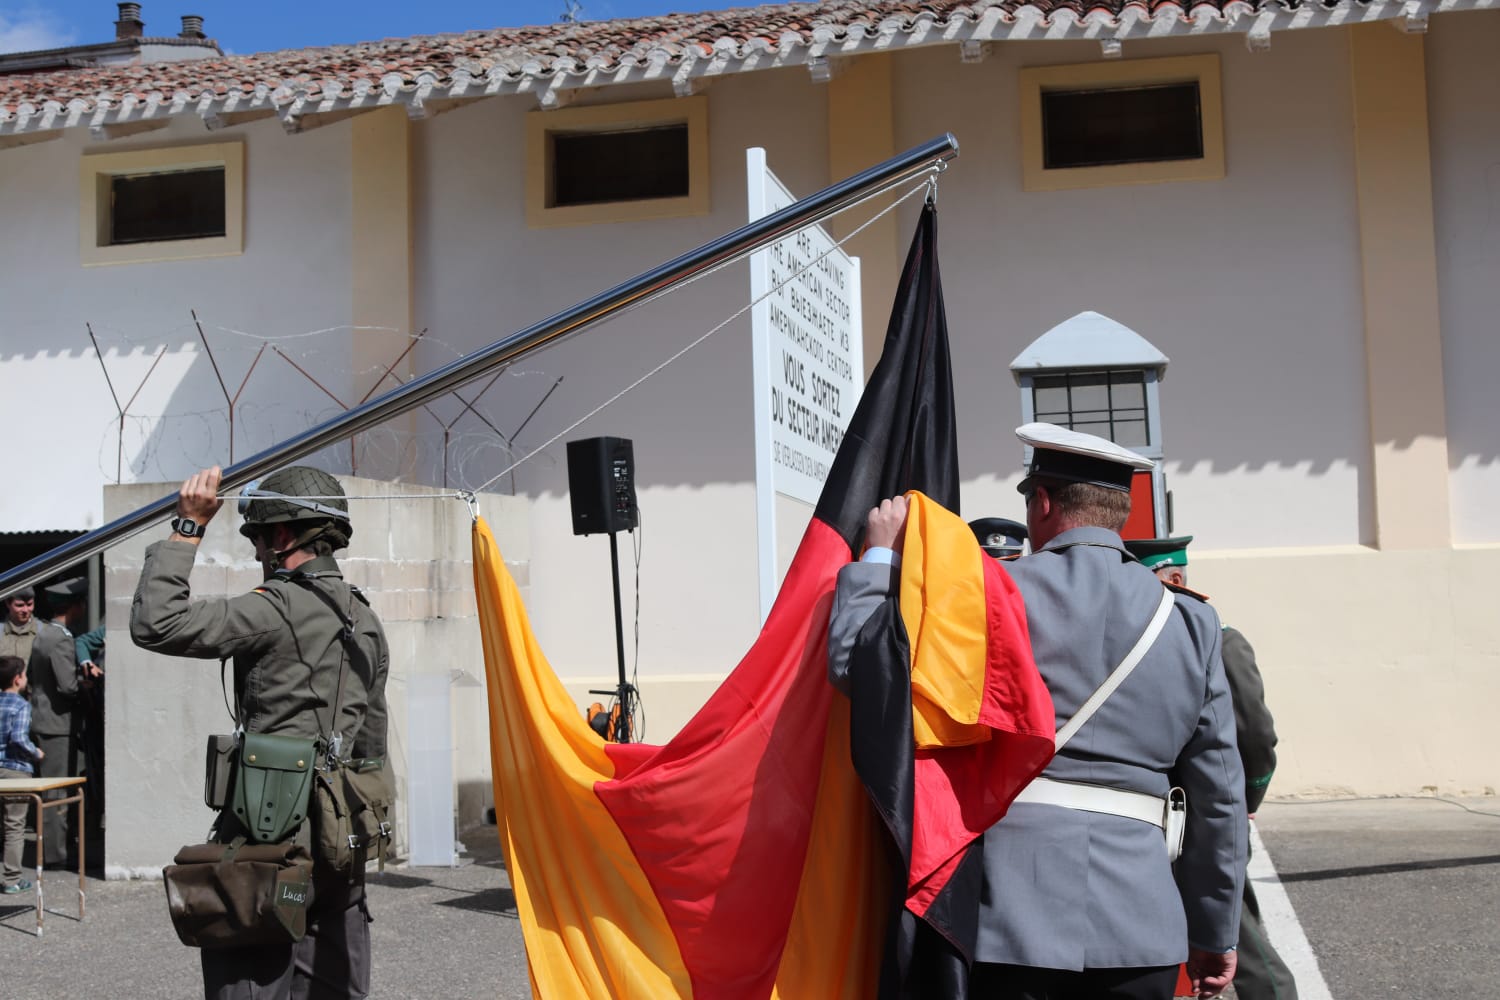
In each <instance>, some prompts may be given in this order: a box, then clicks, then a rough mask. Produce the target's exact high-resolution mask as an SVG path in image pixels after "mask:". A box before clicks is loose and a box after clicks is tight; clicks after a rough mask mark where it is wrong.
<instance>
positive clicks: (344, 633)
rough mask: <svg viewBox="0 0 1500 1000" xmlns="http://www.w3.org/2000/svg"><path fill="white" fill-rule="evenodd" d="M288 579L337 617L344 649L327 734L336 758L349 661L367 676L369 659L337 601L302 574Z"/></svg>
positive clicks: (353, 591) (350, 621)
mask: <svg viewBox="0 0 1500 1000" xmlns="http://www.w3.org/2000/svg"><path fill="white" fill-rule="evenodd" d="M289 579H291V580H292V581H293V582H295V583H296V584H297V585H298V586H300V587H302V589H304V590H306V591H307V592H308V593H310V594H315V595H316V596H317V598H318V600H320V601H322V602H323V603H324V604H326V605H328V608H329V610H330V611H332V612H333V613H334V614H335V615H337V616H338V620H339V625H340V626H341V627H340V628H339V634H338V638H339V642H340V643H342V644H343V647H344V657H343V659H342V660H340V661H339V682H338V686H337V688H336V689H335V691H334V695H333V719H332V722H331V724H330V727H329V729H330V731H329V734H328V735H329V746H328V752H329V754H330V756H336V755H337V754H338V753H340V752H341V751H342V749H343V748H342V747H335V746H334V745H333V739H334V737H335V736H338V735H339V734H338V733H337V732H335V731H334V730H336V729H337V727H338V724H339V708H340V706H341V705H342V704H343V701H344V679H345V678H346V677H348V676H349V661H351V660H358V661H359V663H360V666H361V667H362V668H364V670H365V672H366V673H367V674H368V673H369V672H370V669H369V668H370V660H369V657H367V656H365V651H364V650H363V649H361V648H360V647H359V642H358V641H357V640H356V639H355V637H354V619H353V617H352V616H350V615H348V614H346V613H345V612H344V609H343V608H341V607H339V605H338V602H337V601H335V600H334V599H333V598H332V597H330V596H329V595H328V594H326V593H324V592H323V591H322V590H321V589H320V588H319V587H318V586H317V584H315V583H313V578H312V577H310V576H307V575H306V574H303V573H294V574H292V575H291V576H290V577H289ZM349 590H350V592H351V594H357V592H356V591H355V590H354V588H353V587H350V588H349Z"/></svg>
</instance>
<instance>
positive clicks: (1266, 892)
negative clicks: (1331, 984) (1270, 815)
mask: <svg viewBox="0 0 1500 1000" xmlns="http://www.w3.org/2000/svg"><path fill="white" fill-rule="evenodd" d="M1250 850H1251V854H1250V869H1249V872H1248V877H1249V878H1250V880H1251V881H1252V882H1254V883H1255V898H1256V899H1257V900H1258V901H1259V902H1260V920H1261V925H1262V926H1263V927H1265V930H1266V936H1267V937H1269V938H1270V939H1271V944H1272V945H1273V946H1275V948H1276V951H1277V953H1279V954H1280V955H1281V959H1282V961H1284V962H1286V966H1287V968H1288V969H1290V970H1291V972H1292V975H1293V976H1294V977H1295V978H1296V980H1297V995H1298V996H1299V997H1301V1000H1333V994H1332V993H1330V992H1328V983H1326V982H1325V981H1324V980H1323V972H1322V970H1321V969H1319V968H1318V957H1317V956H1316V955H1314V954H1313V950H1312V945H1310V944H1308V943H1307V935H1306V934H1304V933H1303V932H1302V924H1301V922H1300V921H1298V920H1297V914H1296V911H1294V910H1293V909H1292V901H1291V898H1290V897H1288V896H1287V894H1286V887H1285V886H1283V885H1282V884H1281V879H1280V878H1278V877H1277V876H1276V866H1275V865H1274V864H1272V863H1271V854H1270V852H1269V851H1267V850H1266V845H1265V843H1264V842H1263V841H1262V840H1261V839H1260V831H1259V830H1257V829H1256V828H1255V824H1254V823H1251V824H1250Z"/></svg>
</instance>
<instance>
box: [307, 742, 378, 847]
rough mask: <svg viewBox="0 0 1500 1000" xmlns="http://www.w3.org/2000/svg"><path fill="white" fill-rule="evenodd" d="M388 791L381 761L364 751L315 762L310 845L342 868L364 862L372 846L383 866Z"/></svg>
mask: <svg viewBox="0 0 1500 1000" xmlns="http://www.w3.org/2000/svg"><path fill="white" fill-rule="evenodd" d="M392 798H393V796H392V794H391V790H390V786H389V781H388V778H387V771H386V767H385V761H384V760H382V759H380V758H377V757H363V758H358V759H355V760H345V761H339V762H338V763H337V764H335V765H334V766H333V767H331V768H326V769H325V768H319V769H318V772H317V774H316V775H315V777H314V784H313V810H312V815H313V850H314V853H315V854H316V856H317V858H318V860H319V861H322V862H323V863H325V864H327V865H330V866H332V867H333V868H336V869H337V870H339V871H341V872H351V871H353V870H354V869H356V868H360V869H362V868H363V867H364V863H365V859H366V857H368V855H369V852H370V851H371V850H372V849H373V850H374V851H375V852H376V856H377V857H378V858H379V859H380V864H381V867H382V868H384V867H385V848H386V845H387V844H389V843H390V839H391V825H390V807H391V800H392Z"/></svg>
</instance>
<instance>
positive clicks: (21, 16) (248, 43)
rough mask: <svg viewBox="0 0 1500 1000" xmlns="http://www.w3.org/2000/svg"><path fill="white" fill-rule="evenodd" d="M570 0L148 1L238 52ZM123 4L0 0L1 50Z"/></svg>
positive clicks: (369, 35) (449, 24) (681, 6)
mask: <svg viewBox="0 0 1500 1000" xmlns="http://www.w3.org/2000/svg"><path fill="white" fill-rule="evenodd" d="M754 2H755V0H710V2H704V0H582V3H581V4H577V6H581V8H582V9H581V10H580V11H579V16H580V17H581V18H582V19H584V20H589V21H602V20H610V19H613V18H620V17H642V16H645V15H650V14H665V13H669V12H673V11H702V10H719V9H724V8H728V7H747V6H752V5H753V3H754ZM568 6H569V3H568V0H489V2H484V0H426V2H422V0H415V2H414V0H360V2H357V3H354V2H348V0H340V2H321V3H319V2H308V0H142V2H141V18H142V20H144V21H145V22H146V34H147V35H175V34H177V33H178V31H180V30H181V28H182V15H183V14H201V15H203V30H204V32H205V33H206V34H207V35H208V36H209V37H210V38H214V39H217V40H218V42H219V45H220V47H221V48H223V49H224V50H225V51H226V52H230V53H250V52H266V51H271V50H274V49H295V48H305V47H308V46H313V45H339V44H344V43H348V42H367V41H374V40H378V39H381V38H399V37H404V36H408V35H432V34H439V33H443V32H451V31H470V30H473V29H476V28H500V27H515V26H519V25H525V24H551V23H554V22H556V21H558V20H561V17H562V14H563V12H564V11H565V10H566V9H567V7H568ZM117 16H118V10H117V5H116V4H115V3H113V2H109V0H0V52H27V51H31V50H34V49H51V48H60V47H62V46H65V45H84V44H88V43H91V42H107V41H109V40H110V39H112V38H114V36H115V29H114V22H115V19H116V17H117Z"/></svg>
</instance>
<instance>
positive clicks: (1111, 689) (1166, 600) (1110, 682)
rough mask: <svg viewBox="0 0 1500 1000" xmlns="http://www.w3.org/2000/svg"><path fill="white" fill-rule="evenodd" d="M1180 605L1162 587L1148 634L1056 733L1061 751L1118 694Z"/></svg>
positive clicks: (1138, 641)
mask: <svg viewBox="0 0 1500 1000" xmlns="http://www.w3.org/2000/svg"><path fill="white" fill-rule="evenodd" d="M1176 603H1177V599H1176V597H1174V596H1173V594H1172V592H1171V591H1170V590H1168V589H1167V588H1166V587H1163V588H1161V603H1160V604H1158V605H1157V606H1156V614H1155V615H1153V616H1152V617H1151V622H1150V624H1148V625H1147V626H1146V631H1144V632H1142V633H1141V637H1140V638H1139V639H1137V640H1136V641H1135V645H1134V646H1132V647H1130V652H1128V653H1126V654H1125V659H1123V660H1121V661H1120V665H1119V666H1118V667H1115V672H1114V673H1112V674H1110V675H1109V676H1108V677H1106V678H1105V679H1104V683H1103V684H1100V685H1099V690H1097V691H1095V692H1094V693H1093V694H1091V695H1089V700H1088V701H1086V702H1084V703H1083V706H1082V707H1081V708H1079V709H1078V711H1077V712H1076V713H1075V714H1074V716H1073V717H1072V718H1071V719H1069V720H1068V722H1067V725H1065V726H1063V727H1062V728H1061V729H1059V730H1058V731H1057V749H1059V750H1061V749H1062V748H1063V744H1064V743H1067V742H1068V741H1069V740H1071V739H1072V738H1073V736H1074V734H1075V733H1077V732H1078V730H1080V729H1082V728H1083V724H1084V723H1085V722H1087V721H1089V717H1090V716H1092V715H1093V714H1094V713H1095V712H1096V711H1098V710H1099V706H1100V705H1102V704H1104V702H1105V701H1106V700H1107V699H1108V698H1109V696H1110V695H1112V694H1114V693H1115V688H1117V687H1119V686H1120V684H1121V683H1122V682H1123V681H1124V680H1125V678H1127V677H1129V676H1130V672H1131V671H1132V670H1134V669H1135V668H1136V664H1138V663H1140V662H1141V660H1142V659H1144V658H1145V656H1146V653H1147V652H1149V651H1150V649H1151V647H1152V646H1154V645H1156V637H1157V636H1159V635H1161V630H1162V629H1163V628H1164V627H1165V626H1166V624H1167V619H1168V618H1169V617H1170V616H1171V614H1172V606H1173V605H1174V604H1176Z"/></svg>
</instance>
